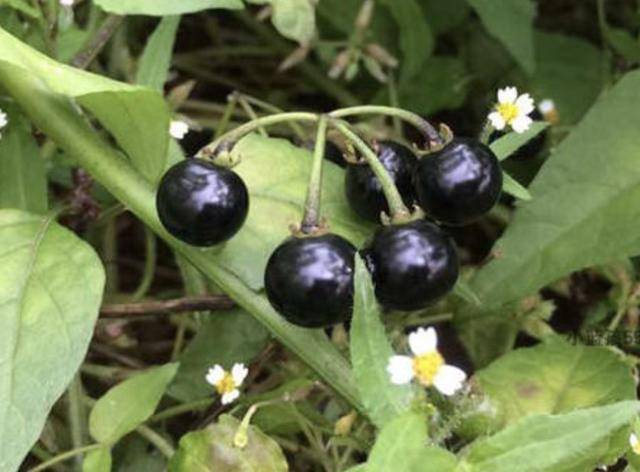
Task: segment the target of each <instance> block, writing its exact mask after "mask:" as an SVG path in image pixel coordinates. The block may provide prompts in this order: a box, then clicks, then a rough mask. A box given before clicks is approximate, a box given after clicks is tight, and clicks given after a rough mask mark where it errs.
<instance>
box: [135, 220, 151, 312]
mask: <svg viewBox="0 0 640 472" xmlns="http://www.w3.org/2000/svg"><path fill="white" fill-rule="evenodd" d="M144 242H145V258H144V272H143V273H142V280H141V281H140V285H138V288H137V289H136V291H135V292H134V293H133V295H131V300H133V301H137V300H140V299H141V298H143V297H144V296H145V295H146V294H147V292H148V291H149V288H151V284H152V283H153V277H154V275H155V273H156V259H157V256H156V236H155V234H153V231H151V230H150V229H149V228H147V227H146V226H145V227H144Z"/></svg>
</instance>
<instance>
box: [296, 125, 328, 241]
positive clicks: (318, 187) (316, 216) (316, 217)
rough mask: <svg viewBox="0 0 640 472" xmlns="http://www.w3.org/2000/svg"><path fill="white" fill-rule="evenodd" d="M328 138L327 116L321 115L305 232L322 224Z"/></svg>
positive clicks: (304, 219) (304, 226) (306, 209)
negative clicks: (321, 204) (322, 197)
mask: <svg viewBox="0 0 640 472" xmlns="http://www.w3.org/2000/svg"><path fill="white" fill-rule="evenodd" d="M326 140H327V117H326V116H321V117H320V121H319V123H318V131H317V134H316V143H315V148H314V150H313V164H312V167H311V175H310V177H309V187H308V188H307V200H306V201H305V204H304V216H303V217H302V224H301V225H300V229H301V230H302V232H303V233H307V234H311V233H313V232H314V231H316V230H317V229H318V227H319V226H320V197H321V194H322V163H323V161H324V147H325V142H326Z"/></svg>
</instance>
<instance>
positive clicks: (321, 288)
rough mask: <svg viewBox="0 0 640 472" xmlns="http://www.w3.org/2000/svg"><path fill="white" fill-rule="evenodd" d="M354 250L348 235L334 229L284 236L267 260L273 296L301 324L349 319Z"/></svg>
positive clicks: (322, 324) (284, 313) (313, 325)
mask: <svg viewBox="0 0 640 472" xmlns="http://www.w3.org/2000/svg"><path fill="white" fill-rule="evenodd" d="M355 253H356V249H355V248H354V247H353V245H352V244H351V243H350V242H349V241H347V240H346V239H344V238H341V237H340V236H337V235H335V234H324V235H321V236H308V237H304V238H296V237H290V238H288V239H286V240H285V241H284V242H283V243H282V244H280V246H278V247H277V248H276V250H275V251H274V252H273V254H271V257H270V258H269V262H268V263H267V269H266V272H265V276H264V286H265V290H266V292H267V298H268V299H269V302H271V305H272V306H273V307H274V308H275V309H276V311H278V312H279V313H280V314H281V315H282V316H283V317H284V318H286V319H287V320H288V321H289V322H291V323H293V324H296V325H298V326H305V327H307V328H320V327H327V326H331V325H333V324H336V323H340V322H342V321H345V320H347V319H348V318H349V317H350V315H351V311H352V304H353V270H354V269H353V267H354V258H355Z"/></svg>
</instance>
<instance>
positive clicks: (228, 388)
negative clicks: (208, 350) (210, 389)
mask: <svg viewBox="0 0 640 472" xmlns="http://www.w3.org/2000/svg"><path fill="white" fill-rule="evenodd" d="M248 373H249V369H247V368H246V367H245V365H244V364H234V365H233V368H232V369H231V372H227V371H226V370H224V369H223V368H222V366H221V365H219V364H216V365H214V366H213V367H212V368H210V369H209V371H208V372H207V376H206V379H207V382H209V383H210V384H211V385H213V386H214V387H215V388H216V391H217V392H218V394H219V395H221V396H222V398H221V400H220V401H221V402H222V404H223V405H227V404H229V403H231V402H233V401H234V400H235V399H236V398H238V397H239V396H240V390H238V388H239V387H240V385H242V382H244V379H245V378H246V377H247V374H248Z"/></svg>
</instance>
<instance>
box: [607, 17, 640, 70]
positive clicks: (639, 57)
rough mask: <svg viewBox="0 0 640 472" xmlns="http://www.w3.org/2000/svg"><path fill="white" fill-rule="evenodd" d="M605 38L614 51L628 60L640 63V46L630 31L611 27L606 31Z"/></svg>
mask: <svg viewBox="0 0 640 472" xmlns="http://www.w3.org/2000/svg"><path fill="white" fill-rule="evenodd" d="M605 36H606V38H607V41H608V42H609V44H611V46H612V47H613V49H614V50H615V51H616V52H617V53H618V54H620V55H621V56H622V57H624V58H625V59H626V60H628V61H630V62H640V44H639V43H638V40H637V39H635V38H634V37H633V36H631V34H630V33H629V32H628V31H626V30H624V29H622V28H613V27H611V26H609V27H607V28H606V29H605Z"/></svg>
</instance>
